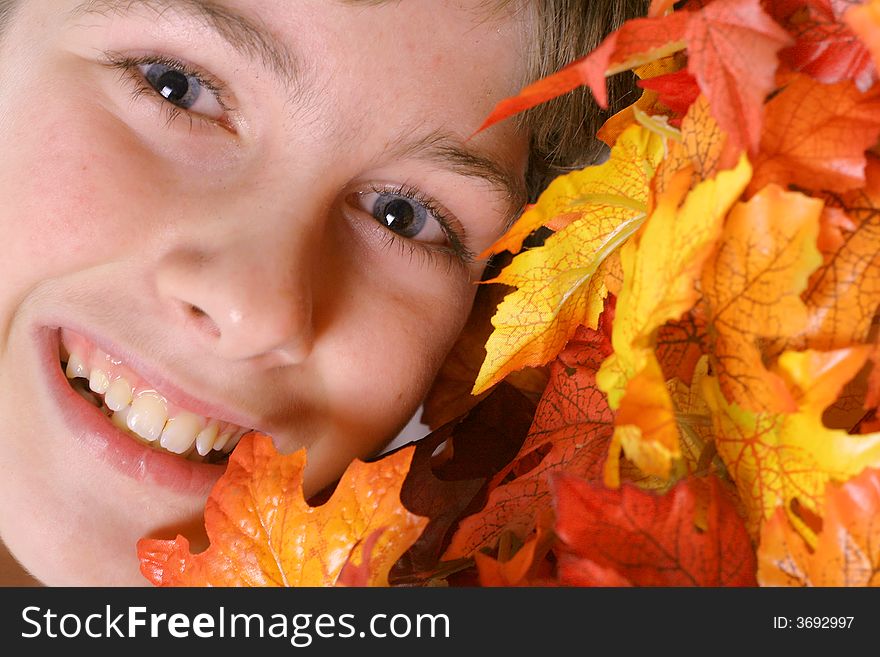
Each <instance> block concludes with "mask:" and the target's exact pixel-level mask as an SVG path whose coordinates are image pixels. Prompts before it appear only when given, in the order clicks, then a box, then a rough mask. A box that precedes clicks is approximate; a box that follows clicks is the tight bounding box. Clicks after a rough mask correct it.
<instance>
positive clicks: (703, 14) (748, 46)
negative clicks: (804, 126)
mask: <svg viewBox="0 0 880 657" xmlns="http://www.w3.org/2000/svg"><path fill="white" fill-rule="evenodd" d="M690 15H691V20H690V21H689V22H688V26H687V32H686V35H685V38H686V39H687V46H688V55H689V59H688V71H690V73H691V74H692V75H693V76H694V77H695V78H696V79H697V82H698V84H699V85H700V89H701V90H702V92H703V94H704V95H705V96H706V97H707V98H708V99H709V104H710V105H711V107H712V111H713V114H714V116H715V118H716V119H717V120H718V125H720V126H721V128H722V130H724V131H725V132H726V133H727V134H729V135H730V137H731V139H733V141H734V143H735V144H736V145H737V146H739V147H743V148H748V149H749V151H750V152H755V151H757V150H758V144H759V143H760V140H761V124H762V116H763V113H764V99H765V98H766V97H767V95H768V94H769V93H770V91H771V90H772V89H773V86H774V74H775V72H776V66H777V59H776V53H777V52H778V51H779V50H780V49H781V48H783V47H784V46H786V45H788V44H789V43H791V38H790V37H789V36H788V33H787V32H786V31H785V30H783V29H782V28H781V27H779V26H778V25H777V24H776V23H774V22H773V20H772V19H771V18H770V17H769V16H768V15H767V14H766V13H765V12H764V10H763V9H762V8H761V2H760V0H715V1H714V2H712V3H710V4H709V5H707V6H706V7H704V8H703V9H702V10H701V11H699V12H692V13H691V14H690Z"/></svg>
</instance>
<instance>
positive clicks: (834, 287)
mask: <svg viewBox="0 0 880 657" xmlns="http://www.w3.org/2000/svg"><path fill="white" fill-rule="evenodd" d="M825 200H826V203H827V204H828V206H829V207H830V208H831V209H832V210H836V211H837V213H839V214H833V215H831V218H830V219H829V221H833V222H835V223H834V228H833V229H831V228H828V227H826V236H825V244H824V246H825V248H824V249H823V256H824V262H823V264H822V266H821V267H820V268H819V269H818V270H817V271H816V272H815V273H814V274H813V276H812V277H811V278H810V281H809V284H808V286H807V290H806V292H805V294H804V303H805V304H806V306H807V313H808V322H807V328H806V330H805V335H804V338H805V339H804V341H803V342H804V344H805V346H808V347H810V348H813V349H837V348H840V347H845V346H847V345H850V344H853V343H860V342H866V341H867V340H868V338H869V332H870V330H871V325H872V322H873V320H874V315H875V314H876V312H877V310H878V306H880V248H878V245H880V159H877V158H876V157H871V158H869V159H868V162H867V166H866V168H865V186H864V187H863V188H861V189H856V190H853V191H850V192H846V193H844V194H827V195H825ZM832 230H833V234H834V235H835V236H834V237H831V238H829V237H828V232H831V231H832ZM829 240H830V244H829V243H828V242H829Z"/></svg>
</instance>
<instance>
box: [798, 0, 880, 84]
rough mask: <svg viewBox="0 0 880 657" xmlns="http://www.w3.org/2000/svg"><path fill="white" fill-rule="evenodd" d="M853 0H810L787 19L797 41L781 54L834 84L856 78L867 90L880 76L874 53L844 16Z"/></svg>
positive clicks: (827, 82)
mask: <svg viewBox="0 0 880 657" xmlns="http://www.w3.org/2000/svg"><path fill="white" fill-rule="evenodd" d="M860 4H861V1H855V2H854V1H852V0H808V1H807V2H806V3H804V4H803V5H802V6H801V7H800V9H799V11H796V12H795V13H793V14H792V15H791V16H789V17H788V19H787V20H786V22H785V23H784V24H785V26H786V27H787V28H788V30H789V31H790V32H791V34H792V35H793V36H794V37H795V39H796V42H795V44H794V45H793V46H792V47H790V48H786V49H785V50H784V51H783V52H782V53H780V57H781V58H782V60H783V61H784V62H785V63H787V64H788V65H789V66H790V67H791V68H793V69H794V70H796V71H801V72H803V73H806V74H808V75H811V76H812V77H814V78H815V79H817V80H819V81H820V82H825V83H826V84H833V83H835V82H841V81H843V80H852V81H853V82H855V84H856V86H857V87H858V88H859V90H860V91H867V90H868V89H869V88H870V87H871V85H873V84H874V82H875V81H876V80H877V70H876V69H875V68H874V65H873V63H872V61H871V54H870V53H869V52H868V49H867V48H866V47H865V44H864V43H862V42H861V41H860V40H859V38H858V37H856V35H855V34H854V33H853V31H852V30H851V29H850V28H849V26H848V25H847V24H846V23H845V22H844V20H843V14H844V13H845V12H846V10H847V9H849V8H850V7H854V6H857V5H860Z"/></svg>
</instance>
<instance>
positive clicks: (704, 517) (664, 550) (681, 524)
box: [553, 475, 755, 586]
mask: <svg viewBox="0 0 880 657" xmlns="http://www.w3.org/2000/svg"><path fill="white" fill-rule="evenodd" d="M553 483H554V495H555V498H556V515H557V522H556V533H557V534H558V535H559V538H560V540H561V541H562V546H561V548H560V552H561V554H560V555H559V579H560V583H562V584H572V585H576V586H621V585H625V584H631V585H635V586H754V585H755V554H754V550H753V549H752V545H751V541H750V539H749V535H748V533H747V532H746V530H745V528H744V526H743V523H742V520H741V519H740V517H739V516H738V515H737V512H736V508H735V507H734V505H733V504H732V502H731V501H730V500H729V498H728V497H727V496H726V495H725V493H724V491H723V489H722V487H721V485H720V484H719V482H718V480H717V479H716V478H714V477H708V478H706V479H688V480H685V481H682V482H681V483H679V484H677V485H676V486H675V488H673V489H672V490H671V491H669V492H668V493H666V494H664V495H656V494H654V493H649V492H644V491H641V490H639V489H637V488H635V487H633V486H623V487H622V488H621V489H620V490H607V489H603V488H601V487H600V486H598V485H596V484H591V483H589V482H586V481H582V480H579V479H577V478H575V477H572V476H570V475H560V476H558V477H555V478H554V482H553Z"/></svg>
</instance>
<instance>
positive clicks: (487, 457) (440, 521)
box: [390, 381, 535, 584]
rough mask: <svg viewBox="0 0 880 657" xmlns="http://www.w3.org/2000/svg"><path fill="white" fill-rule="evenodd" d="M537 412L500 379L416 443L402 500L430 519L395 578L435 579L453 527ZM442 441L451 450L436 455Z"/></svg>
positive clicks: (480, 501)
mask: <svg viewBox="0 0 880 657" xmlns="http://www.w3.org/2000/svg"><path fill="white" fill-rule="evenodd" d="M534 414H535V404H534V403H532V401H531V400H530V399H528V398H526V397H525V396H524V395H522V394H521V393H520V392H519V391H518V390H517V389H515V388H514V387H513V386H511V385H509V384H508V383H507V382H506V381H502V382H501V384H500V385H499V386H497V387H496V388H494V389H493V390H492V391H491V392H490V393H489V395H488V396H487V397H486V398H485V399H483V400H482V401H480V403H479V404H477V405H476V406H475V407H474V408H472V409H470V410H469V411H468V412H467V413H465V414H464V415H463V416H462V417H460V418H457V419H456V420H455V421H453V422H449V423H448V424H446V425H444V426H443V427H441V428H440V429H438V430H436V431H434V432H433V433H431V434H430V435H429V436H427V437H425V438H422V439H421V440H419V441H418V442H417V443H416V445H415V453H414V455H413V459H412V463H411V465H410V468H409V472H408V473H407V475H406V479H405V480H404V482H403V487H402V488H401V491H400V500H401V502H402V503H403V505H404V506H405V507H406V508H407V509H409V510H410V511H412V512H413V513H416V514H418V515H420V516H423V517H426V518H428V519H429V522H428V525H427V526H426V527H425V529H424V531H423V532H422V533H421V535H420V536H419V538H418V540H417V541H416V542H415V543H414V544H413V545H412V546H411V547H410V548H409V550H407V551H406V553H405V554H404V555H403V556H402V557H401V558H400V559H399V560H398V562H397V563H396V564H395V565H394V568H393V569H392V573H391V576H390V579H391V581H392V583H394V584H398V583H406V584H412V583H418V582H421V581H424V580H426V579H431V577H432V576H433V575H434V570H435V568H436V566H437V562H438V560H439V558H440V555H441V554H442V552H443V550H444V549H445V548H446V546H447V544H448V542H449V540H448V538H449V536H448V534H449V530H450V528H451V527H454V525H455V523H457V522H458V521H459V519H460V518H462V517H464V516H467V515H469V514H470V513H474V512H476V511H479V510H480V508H482V506H483V505H484V504H485V502H486V496H487V491H488V483H489V481H490V480H491V478H492V477H493V476H494V475H496V474H497V473H498V472H499V471H501V470H502V469H503V468H504V467H505V466H506V465H507V464H508V463H509V462H510V461H511V459H513V458H514V457H515V456H516V454H517V452H518V451H519V449H520V447H521V446H522V443H523V440H524V439H525V437H526V434H527V433H528V431H529V427H530V426H531V424H532V418H533V417H534ZM444 442H445V443H446V445H447V449H448V452H449V453H450V454H451V455H449V456H447V454H446V452H443V453H441V454H438V455H437V456H434V454H435V452H436V451H437V448H439V447H440V446H441V445H442V444H443V443H444Z"/></svg>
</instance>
